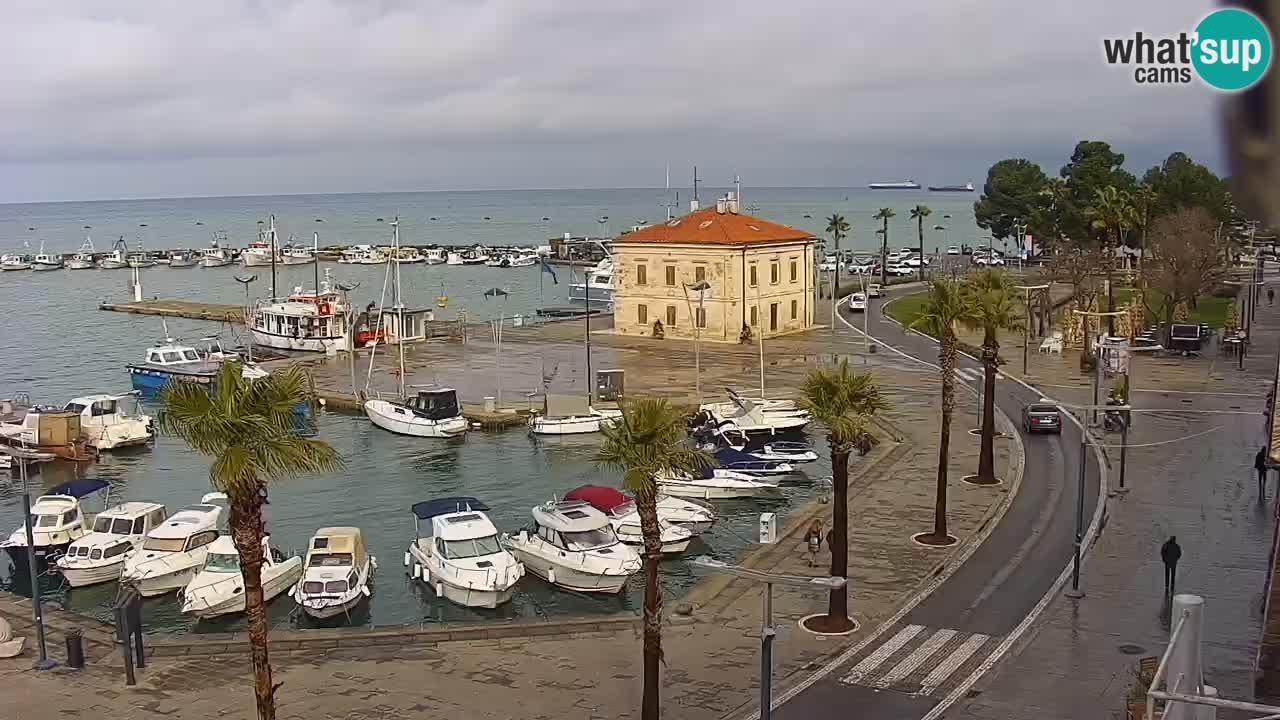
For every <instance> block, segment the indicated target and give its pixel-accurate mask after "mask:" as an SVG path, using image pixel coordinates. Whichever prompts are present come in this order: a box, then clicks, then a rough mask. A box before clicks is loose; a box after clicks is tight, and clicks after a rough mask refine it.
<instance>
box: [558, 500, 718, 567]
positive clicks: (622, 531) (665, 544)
mask: <svg viewBox="0 0 1280 720" xmlns="http://www.w3.org/2000/svg"><path fill="white" fill-rule="evenodd" d="M564 499H565V500H581V501H582V502H585V503H590V505H591V507H594V508H595V509H597V510H599V511H600V512H602V513H604V514H605V517H608V518H609V522H610V523H612V524H613V530H614V532H616V533H617V534H618V539H619V540H621V541H622V542H624V543H627V544H628V545H641V546H643V545H644V535H643V533H642V532H641V529H640V513H639V511H638V510H637V509H636V504H635V501H634V500H632V499H631V498H629V497H627V496H626V495H624V494H622V492H620V491H618V490H615V489H613V488H611V487H604V486H603V485H583V486H582V487H579V488H574V489H573V490H570V491H569V492H568V493H567V494H566V495H565V496H564ZM657 515H658V530H659V533H660V535H659V541H660V542H661V543H662V554H663V555H675V554H679V553H682V552H684V551H685V550H687V549H688V548H689V542H690V541H691V540H693V537H694V535H696V534H698V533H695V532H693V530H691V529H690V528H687V527H684V526H682V525H677V524H675V523H673V522H671V521H669V520H667V519H666V518H664V517H663V513H662V510H661V509H659V510H658V512H657Z"/></svg>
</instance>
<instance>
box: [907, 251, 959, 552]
mask: <svg viewBox="0 0 1280 720" xmlns="http://www.w3.org/2000/svg"><path fill="white" fill-rule="evenodd" d="M969 317H970V309H969V304H968V302H967V300H966V298H965V295H964V292H963V291H962V290H961V285H960V283H959V282H958V281H956V280H952V279H950V278H947V277H938V276H935V277H934V279H933V281H932V282H930V283H929V290H928V292H927V293H926V297H925V302H924V304H923V305H922V306H921V308H920V315H919V316H918V317H917V318H916V319H915V320H914V321H912V323H911V325H909V326H908V329H911V330H920V331H921V332H924V333H927V334H929V335H932V336H934V337H936V338H938V361H939V365H940V366H941V368H940V369H941V376H942V428H941V434H940V439H939V443H938V480H937V490H936V494H935V499H934V512H933V531H932V532H930V533H927V534H925V535H921V536H918V537H917V539H918V540H919V541H920V542H923V543H925V544H929V545H950V544H952V543H954V542H955V538H954V537H952V536H951V535H950V533H948V532H947V463H948V462H949V460H950V455H951V416H952V415H953V414H954V413H955V408H956V386H955V382H956V381H955V374H956V351H957V350H958V349H959V345H960V342H959V339H958V338H957V337H956V325H957V324H958V323H961V322H965V321H966V320H967V319H968V318H969Z"/></svg>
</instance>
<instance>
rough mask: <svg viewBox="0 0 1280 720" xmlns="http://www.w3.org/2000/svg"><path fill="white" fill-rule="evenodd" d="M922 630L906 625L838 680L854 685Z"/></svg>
mask: <svg viewBox="0 0 1280 720" xmlns="http://www.w3.org/2000/svg"><path fill="white" fill-rule="evenodd" d="M921 630H924V626H923V625H908V626H906V627H904V628H902V629H901V630H899V631H898V634H897V635H894V636H893V637H891V638H889V639H888V640H887V641H885V643H884V644H883V645H881V646H880V647H878V648H876V649H875V651H874V652H872V653H871V654H870V655H868V656H866V657H865V658H863V659H862V662H860V663H858V664H857V665H854V666H853V669H852V670H850V671H849V674H848V675H845V676H844V677H843V678H840V682H843V683H846V684H851V685H852V684H856V683H858V681H860V680H862V679H863V678H864V677H867V675H869V674H871V673H872V672H874V671H875V669H876V668H878V667H880V665H881V663H883V662H884V661H885V660H888V659H889V656H890V655H893V654H894V653H896V652H898V651H899V650H901V649H902V646H903V645H906V644H907V643H909V642H911V640H912V638H914V637H915V636H916V635H919V634H920V631H921Z"/></svg>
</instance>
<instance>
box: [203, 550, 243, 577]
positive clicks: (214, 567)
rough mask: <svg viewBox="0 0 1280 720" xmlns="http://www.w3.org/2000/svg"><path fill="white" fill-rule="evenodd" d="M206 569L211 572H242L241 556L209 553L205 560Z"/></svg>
mask: <svg viewBox="0 0 1280 720" xmlns="http://www.w3.org/2000/svg"><path fill="white" fill-rule="evenodd" d="M204 569H205V570H208V571H209V572H226V573H229V572H240V556H239V555H218V554H214V553H209V557H207V558H205V561H204Z"/></svg>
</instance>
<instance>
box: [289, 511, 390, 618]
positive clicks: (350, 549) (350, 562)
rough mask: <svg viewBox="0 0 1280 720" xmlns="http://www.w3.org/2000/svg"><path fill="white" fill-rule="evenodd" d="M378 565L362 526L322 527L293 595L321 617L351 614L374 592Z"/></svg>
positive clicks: (313, 538)
mask: <svg viewBox="0 0 1280 720" xmlns="http://www.w3.org/2000/svg"><path fill="white" fill-rule="evenodd" d="M377 568H378V561H377V560H376V559H375V558H374V557H373V556H372V555H370V554H369V551H368V549H366V548H365V545H364V534H363V533H361V532H360V528H354V527H330V528H320V529H319V530H317V531H316V533H315V535H312V536H311V540H310V542H308V543H307V557H306V559H305V560H304V562H303V569H302V578H301V579H300V580H298V584H297V585H294V586H293V590H292V591H291V592H290V594H291V595H292V596H293V600H294V602H296V603H298V606H299V607H301V608H302V612H303V613H305V614H306V615H308V616H310V617H313V618H315V619H317V620H327V619H329V618H333V617H338V616H340V615H342V616H346V615H350V614H351V611H352V610H354V609H355V608H356V606H357V605H359V604H360V603H361V602H364V600H365V599H366V598H368V597H371V596H372V595H373V571H374V570H377Z"/></svg>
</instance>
